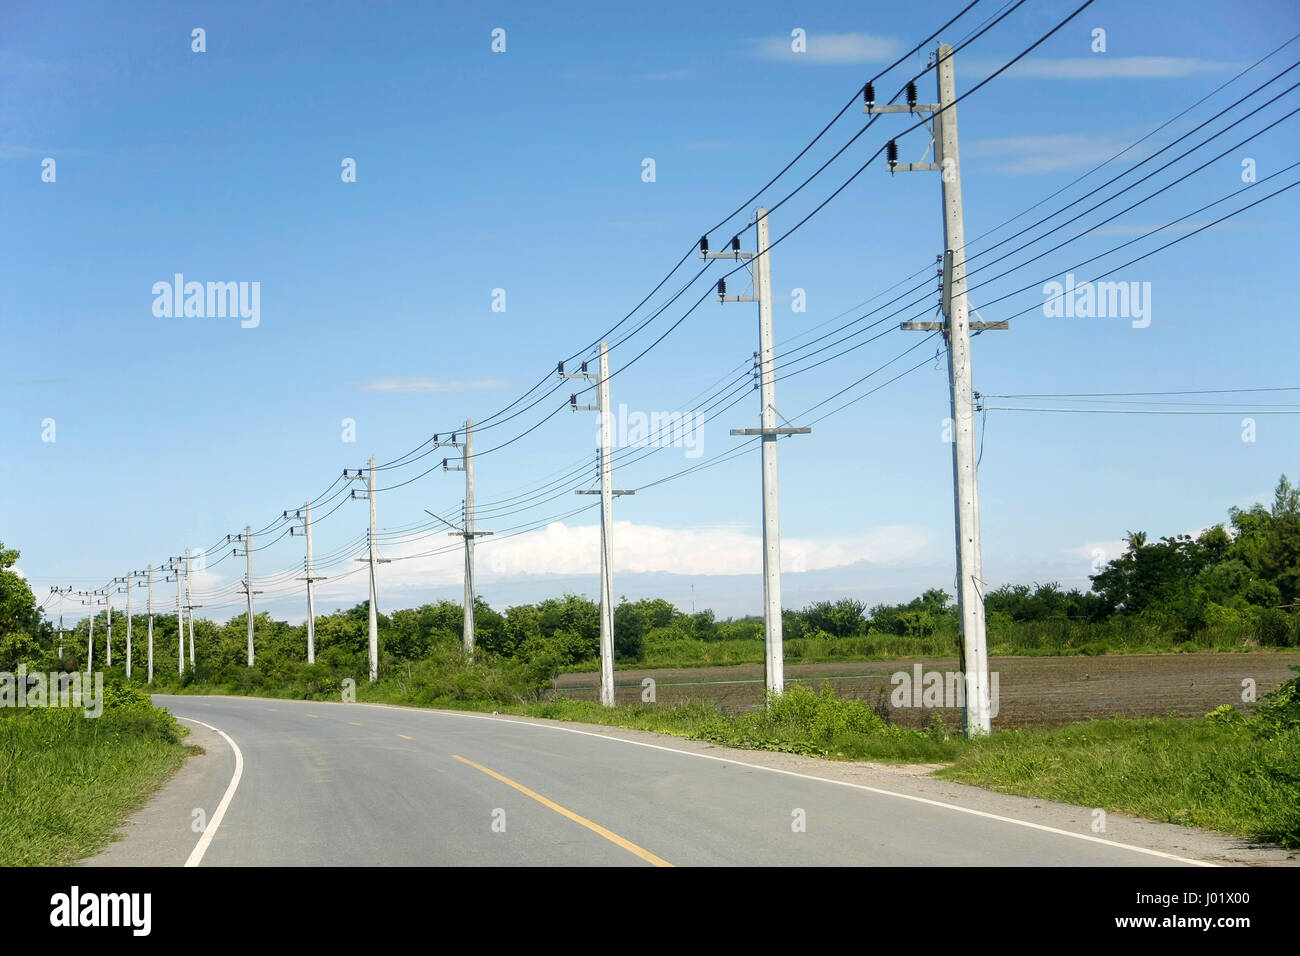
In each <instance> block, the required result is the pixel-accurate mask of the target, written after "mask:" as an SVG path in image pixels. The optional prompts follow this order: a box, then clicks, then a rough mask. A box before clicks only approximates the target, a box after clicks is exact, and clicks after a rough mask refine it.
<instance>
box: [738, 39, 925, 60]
mask: <svg viewBox="0 0 1300 956" xmlns="http://www.w3.org/2000/svg"><path fill="white" fill-rule="evenodd" d="M754 42H755V46H756V48H757V50H758V55H759V56H761V57H763V58H764V59H768V60H787V61H796V62H805V63H818V64H824V63H888V62H889V61H891V60H893V59H896V58H897V56H898V54H899V52H900V46H899V43H898V41H897V40H894V39H891V38H889V37H878V36H872V35H871V34H869V33H809V34H808V37H807V50H806V52H804V53H795V52H794V50H792V49H791V48H790V43H791V37H789V36H784V37H768V38H764V39H762V40H756V41H754Z"/></svg>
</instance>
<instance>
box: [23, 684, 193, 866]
mask: <svg viewBox="0 0 1300 956" xmlns="http://www.w3.org/2000/svg"><path fill="white" fill-rule="evenodd" d="M106 697H107V698H108V700H106V704H105V708H104V713H103V715H102V716H100V717H98V718H88V717H86V716H85V715H84V713H83V711H82V710H80V709H74V708H48V709H30V710H26V709H24V710H14V709H6V710H5V711H3V712H2V713H0V866H67V865H69V864H72V863H75V862H77V861H78V860H81V859H84V858H86V857H88V856H90V855H91V854H93V853H95V852H96V851H98V850H99V849H101V848H102V847H104V846H105V845H106V844H107V843H108V842H109V841H110V840H111V838H112V836H113V833H114V832H115V831H116V830H117V828H118V826H119V825H120V824H121V823H122V821H123V820H124V819H125V818H126V817H127V816H128V815H129V814H130V813H131V812H132V811H134V810H136V809H137V808H138V807H140V806H141V805H142V804H143V803H144V801H145V799H146V798H147V797H148V796H149V795H150V794H151V793H153V791H154V790H155V789H157V787H158V786H159V785H160V784H161V783H162V782H163V781H164V780H166V779H167V777H169V776H170V775H171V774H172V773H173V772H174V771H175V770H176V769H177V768H178V767H179V766H180V765H181V763H182V762H183V761H184V759H185V751H186V748H185V746H184V745H183V744H182V743H181V742H180V740H181V733H182V731H181V728H180V727H179V726H178V725H177V724H176V722H175V720H174V718H172V717H171V715H170V714H167V713H166V712H164V711H161V710H159V709H158V708H155V707H151V706H150V705H149V704H148V702H147V700H144V699H143V698H142V697H141V695H138V694H132V693H131V692H129V691H128V692H127V697H128V698H129V699H126V700H122V699H117V700H114V699H113V697H112V694H111V692H110V691H108V690H107V689H106Z"/></svg>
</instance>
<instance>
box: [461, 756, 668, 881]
mask: <svg viewBox="0 0 1300 956" xmlns="http://www.w3.org/2000/svg"><path fill="white" fill-rule="evenodd" d="M451 757H452V759H453V760H459V761H460V762H461V763H465V764H469V765H470V766H471V767H473V768H474V769H475V770H481V771H483V772H484V773H485V774H487V775H488V776H489V777H495V778H496V779H497V780H500V781H501V782H502V783H504V784H505V785H506V786H507V787H514V788H515V789H516V790H518V791H519V792H520V793H522V794H523V795H524V796H526V797H532V798H533V799H534V800H536V801H537V802H538V803H540V804H541V805H542V806H544V807H549V808H550V809H552V810H554V811H555V812H556V813H558V814H559V815H560V816H562V817H568V818H569V819H570V820H572V821H573V822H574V823H577V824H579V825H581V826H584V827H586V828H587V829H588V830H590V831H591V832H592V833H597V834H599V835H600V836H603V837H604V838H605V839H606V840H608V841H609V842H610V843H613V844H616V845H617V846H621V847H622V848H623V849H625V850H627V852H629V853H631V854H633V855H634V856H639V857H640V858H641V859H643V860H645V861H646V862H647V863H650V864H652V865H654V866H672V865H673V864H671V863H669V862H668V861H667V860H665V859H663V858H662V857H658V856H655V855H654V854H653V853H651V852H650V851H649V850H646V849H644V848H642V847H639V846H637V845H636V844H635V843H633V842H632V841H631V840H625V839H624V838H623V837H621V836H619V835H618V834H617V833H615V832H613V831H612V830H607V829H605V828H604V827H602V826H601V825H600V824H599V823H593V822H592V821H591V820H588V819H587V818H586V817H584V816H581V815H579V814H577V813H574V812H573V811H572V810H567V809H565V808H564V807H562V806H560V805H559V804H558V803H556V802H555V801H554V800H548V799H546V797H544V796H542V795H541V794H540V793H536V792H534V791H532V790H529V789H528V788H527V787H525V786H524V785H523V784H522V783H515V781H513V780H511V779H510V778H509V777H505V776H502V775H501V774H499V773H497V772H496V771H495V770H489V769H488V768H487V767H485V766H483V765H482V764H478V763H475V762H474V761H472V760H466V759H465V758H464V757H462V756H461V755H460V754H452V755H451Z"/></svg>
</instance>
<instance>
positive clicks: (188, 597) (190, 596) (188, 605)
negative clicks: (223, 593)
mask: <svg viewBox="0 0 1300 956" xmlns="http://www.w3.org/2000/svg"><path fill="white" fill-rule="evenodd" d="M196 607H202V605H199V604H195V603H194V589H193V588H191V587H190V549H189V548H186V549H185V610H186V611H188V612H189V617H190V670H194V609H195V608H196Z"/></svg>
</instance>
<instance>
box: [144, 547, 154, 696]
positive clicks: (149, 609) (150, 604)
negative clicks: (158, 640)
mask: <svg viewBox="0 0 1300 956" xmlns="http://www.w3.org/2000/svg"><path fill="white" fill-rule="evenodd" d="M146 574H147V575H148V581H149V584H148V587H149V599H148V603H147V604H146V605H145V609H146V610H147V612H148V615H149V683H150V684H152V683H153V565H152V564H151V565H149V570H148V571H147V572H146Z"/></svg>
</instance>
